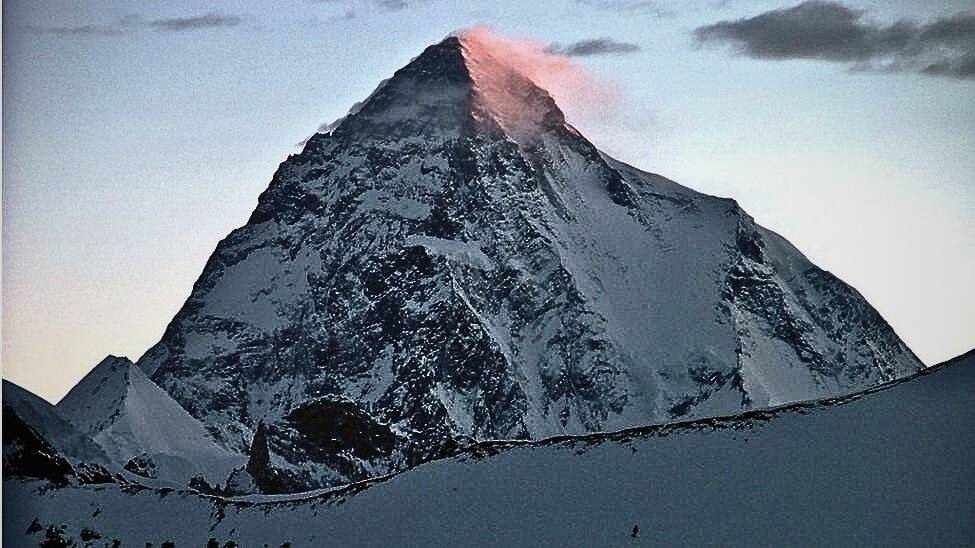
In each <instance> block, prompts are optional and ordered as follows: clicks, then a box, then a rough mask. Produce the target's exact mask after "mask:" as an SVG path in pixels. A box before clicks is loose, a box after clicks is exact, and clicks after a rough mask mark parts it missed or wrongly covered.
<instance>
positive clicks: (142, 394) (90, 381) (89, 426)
mask: <svg viewBox="0 0 975 548" xmlns="http://www.w3.org/2000/svg"><path fill="white" fill-rule="evenodd" d="M56 409H57V411H58V413H60V414H61V416H63V417H66V418H67V419H68V420H70V421H71V423H72V424H73V425H74V426H75V427H76V428H78V429H79V430H80V431H81V432H83V433H84V434H86V435H87V436H90V437H91V439H93V440H94V441H95V442H96V443H98V445H99V446H101V447H102V448H104V450H105V451H106V452H107V453H108V454H109V456H110V457H111V459H112V461H113V462H115V463H117V464H118V465H120V466H124V468H125V470H127V471H129V472H131V473H133V474H135V475H136V476H139V477H141V478H142V479H143V480H158V481H160V482H164V483H167V482H168V483H175V484H176V485H177V486H185V485H186V484H187V482H188V481H189V480H190V479H191V478H192V477H194V476H198V475H199V476H203V477H204V478H206V479H208V480H209V481H210V482H211V483H215V482H221V481H223V480H224V479H225V478H226V477H227V476H228V475H229V474H230V472H231V470H232V469H233V468H234V467H235V466H239V465H241V464H242V459H241V458H240V457H237V456H234V455H233V454H232V453H230V452H229V451H227V450H226V449H223V448H222V447H220V446H219V445H218V444H217V443H216V442H215V441H214V440H213V438H212V436H210V434H209V433H207V431H206V429H205V428H204V427H203V425H201V424H200V423H199V422H198V421H197V420H196V419H194V418H193V417H191V416H190V415H189V414H188V413H186V411H184V410H183V409H182V408H181V407H180V405H179V404H178V403H177V402H176V401H175V400H173V399H172V398H171V397H170V396H169V395H168V394H166V393H165V392H164V391H162V390H161V389H160V388H159V387H158V386H156V385H155V384H153V382H152V381H150V380H149V378H148V377H146V375H145V374H144V373H143V372H142V370H141V369H139V368H138V367H136V366H135V364H133V363H132V362H131V361H130V360H129V359H127V358H119V357H115V356H109V357H107V358H105V359H104V360H102V361H101V362H100V363H99V364H98V365H97V366H95V368H94V369H92V370H91V372H89V373H88V374H87V375H86V376H85V377H84V378H83V379H82V380H81V381H80V382H79V383H78V384H77V385H75V386H74V388H72V389H71V391H70V392H68V394H67V395H66V396H65V397H64V398H63V399H62V400H61V401H60V402H58V404H57V406H56Z"/></svg>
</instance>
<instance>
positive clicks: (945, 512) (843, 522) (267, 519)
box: [3, 351, 975, 547]
mask: <svg viewBox="0 0 975 548" xmlns="http://www.w3.org/2000/svg"><path fill="white" fill-rule="evenodd" d="M973 392H975V351H973V352H970V353H968V354H966V355H965V356H962V357H960V358H957V359H956V360H952V361H951V362H948V363H946V364H943V365H941V366H937V367H935V368H932V369H930V370H927V371H924V372H922V373H919V374H917V375H916V376H914V377H912V378H910V379H908V380H904V381H899V382H894V383H891V384H889V385H885V386H883V387H881V388H879V389H873V390H870V391H867V392H864V393H859V394H856V395H852V396H848V397H842V398H835V399H830V400H821V401H817V402H812V403H801V404H794V405H789V406H784V407H781V408H778V409H774V410H770V411H753V412H750V413H747V414H744V415H740V416H736V417H727V418H719V419H702V420H698V421H692V422H686V423H681V424H672V425H659V426H651V427H645V428H638V429H632V430H627V431H622V432H617V433H609V434H592V435H587V436H580V437H570V438H560V439H552V440H545V441H540V442H501V443H496V444H488V445H483V446H480V447H477V448H472V449H470V450H467V451H463V452H461V453H460V454H459V455H458V456H457V457H455V458H451V459H446V460H439V461H435V462H430V463H428V464H425V465H422V466H419V467H418V468H415V469H413V470H411V471H409V472H406V473H403V474H400V475H396V476H393V477H391V478H387V479H383V480H379V481H373V482H366V483H363V484H358V485H353V486H350V487H348V488H345V489H340V490H337V491H332V492H328V493H314V494H309V495H304V496H297V495H296V496H290V497H278V498H277V499H275V498H274V497H263V499H262V498H261V497H251V498H250V501H243V500H237V501H225V500H220V499H215V498H205V497H202V496H199V495H197V494H195V493H193V492H190V491H181V492H163V491H155V490H148V489H132V490H128V491H126V490H120V489H119V488H118V487H115V486H112V487H106V488H99V489H91V488H88V489H78V488H67V489H60V490H39V485H38V484H36V483H24V482H14V481H7V482H5V484H4V489H5V492H6V495H7V497H9V498H8V500H12V501H14V504H13V505H12V508H11V509H10V511H8V512H5V514H4V533H3V535H4V544H5V545H8V544H9V545H11V546H14V545H18V546H19V545H24V544H27V543H32V542H36V541H37V540H39V539H40V538H41V537H42V536H43V535H44V532H43V531H41V532H35V533H33V534H27V533H25V531H26V530H27V528H28V525H29V524H30V523H31V522H32V521H33V520H34V519H35V518H36V519H37V520H38V522H39V524H41V525H42V526H44V527H46V526H47V525H49V524H55V525H59V524H65V525H66V527H65V529H64V533H65V534H66V535H68V536H73V537H75V538H77V537H78V534H79V531H80V530H81V528H89V529H90V530H92V531H96V532H98V534H100V535H101V539H102V540H101V541H100V542H102V543H104V544H105V545H107V544H108V543H109V542H110V541H111V539H115V538H117V539H120V540H122V541H124V542H123V545H128V544H134V545H139V546H141V545H142V543H143V542H153V543H160V542H163V541H166V540H173V541H175V542H176V545H177V546H202V545H204V544H205V543H206V542H207V540H208V539H210V538H214V539H216V540H218V541H219V542H220V543H223V542H226V541H231V540H232V541H235V542H237V543H239V544H240V545H241V546H261V545H263V544H264V543H267V544H268V545H270V546H280V545H281V544H282V543H284V542H290V543H291V544H290V546H293V547H299V546H322V545H335V546H399V545H416V546H622V545H694V546H697V545H721V546H756V545H757V546H763V545H776V546H782V545H786V546H789V545H792V546H796V545H801V546H816V545H833V546H836V545H843V546H882V545H887V546H891V545H896V546H919V545H932V546H933V545H938V546H960V545H967V544H970V543H971V539H972V538H975V520H972V519H971V518H972V516H973V515H975V468H973V467H972V462H973V458H975V406H973V405H972V403H971V394H972V393H973ZM255 500H261V501H262V502H255ZM8 507H9V506H8ZM634 526H636V527H637V528H638V532H639V533H638V535H637V537H636V538H634V537H633V536H632V535H633V532H634ZM96 545H100V544H96Z"/></svg>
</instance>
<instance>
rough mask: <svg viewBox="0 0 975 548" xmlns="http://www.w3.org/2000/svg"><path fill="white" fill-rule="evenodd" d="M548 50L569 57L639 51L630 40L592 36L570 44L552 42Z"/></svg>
mask: <svg viewBox="0 0 975 548" xmlns="http://www.w3.org/2000/svg"><path fill="white" fill-rule="evenodd" d="M547 49H548V51H550V52H552V53H560V54H562V55H567V56H569V57H586V56H590V55H622V54H625V53H634V52H637V51H640V46H638V45H636V44H633V43H630V42H619V41H617V40H614V39H612V38H594V39H590V40H580V41H578V42H572V43H571V44H565V45H562V44H552V45H551V46H549V47H548V48H547Z"/></svg>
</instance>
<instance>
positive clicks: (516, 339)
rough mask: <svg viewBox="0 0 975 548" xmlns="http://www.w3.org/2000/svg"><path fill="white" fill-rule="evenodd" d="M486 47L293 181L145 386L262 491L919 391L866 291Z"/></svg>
mask: <svg viewBox="0 0 975 548" xmlns="http://www.w3.org/2000/svg"><path fill="white" fill-rule="evenodd" d="M491 45H492V44H491V43H490V41H489V40H486V39H485V37H484V36H483V35H478V34H461V35H459V36H454V37H450V38H447V39H446V40H444V41H443V42H441V43H439V44H437V45H434V46H431V47H429V48H427V49H426V50H425V51H424V52H423V53H422V54H421V55H420V56H419V57H417V58H416V59H414V60H413V61H412V62H411V63H410V64H408V65H407V66H405V67H404V68H402V69H400V70H399V71H397V72H396V73H395V74H394V75H393V77H392V78H390V79H389V80H387V81H385V82H383V83H382V84H381V85H380V86H379V87H378V88H377V89H376V91H375V92H374V93H373V94H372V95H371V96H370V97H369V98H367V99H366V100H365V101H364V102H363V103H361V104H359V105H357V106H356V107H354V108H353V109H352V110H351V111H350V112H349V114H348V115H347V116H346V117H345V118H343V119H342V120H340V121H338V122H336V123H335V124H333V125H331V126H330V127H329V128H328V129H327V130H325V131H323V132H321V133H318V134H316V135H314V136H313V137H312V138H310V139H309V140H308V142H307V143H306V145H305V147H304V149H303V150H302V152H301V153H300V154H297V155H294V156H291V157H289V158H288V159H287V160H286V161H285V162H284V163H283V164H281V166H280V167H279V168H278V170H277V172H276V173H275V175H274V177H273V180H272V181H271V184H270V186H269V187H268V189H267V190H266V191H265V192H264V193H262V194H261V196H260V199H259V202H258V205H257V208H256V209H255V211H254V213H253V214H252V215H251V217H250V219H249V221H248V222H247V224H246V225H245V226H243V227H241V228H239V229H237V230H235V231H233V232H232V233H231V234H230V235H229V236H228V237H227V238H226V239H224V240H223V241H222V242H220V244H219V245H218V247H217V249H216V251H215V252H214V253H213V255H212V256H211V258H210V260H209V261H208V263H207V265H206V267H205V269H204V271H203V273H202V275H201V276H200V278H199V280H198V281H197V282H196V284H195V285H194V288H193V291H192V294H191V295H190V297H189V298H188V299H187V301H186V303H185V304H184V306H183V308H182V309H181V310H180V311H179V313H178V314H177V315H176V317H175V318H174V319H173V320H172V322H171V323H170V325H169V326H168V327H167V329H166V332H165V334H164V336H163V338H162V340H161V341H160V342H159V343H158V344H156V345H155V346H154V347H153V348H152V349H151V350H150V351H149V352H147V353H146V355H145V356H143V357H142V359H141V360H140V361H139V363H138V365H139V367H141V368H142V369H143V370H144V371H145V372H146V373H147V374H148V375H149V376H150V377H151V379H152V381H154V382H155V383H156V384H158V386H160V387H161V388H162V389H163V390H165V391H166V392H168V393H169V394H170V395H171V396H172V397H173V398H174V399H175V400H176V401H177V402H179V404H180V405H182V406H183V407H184V408H185V409H186V410H187V411H188V412H189V414H190V415H192V416H193V417H194V418H195V419H197V420H199V421H200V422H201V423H202V424H203V425H205V427H206V429H207V431H208V432H209V433H210V434H212V435H213V436H214V437H215V438H216V439H217V440H218V441H219V442H220V443H222V444H224V445H225V446H226V447H228V448H229V449H231V450H234V451H236V452H239V453H247V454H249V455H250V457H251V460H250V462H249V463H248V466H247V473H248V474H250V475H251V476H252V477H253V479H254V480H255V482H256V485H258V486H259V488H260V489H261V490H263V491H266V492H275V491H289V490H296V489H304V488H308V487H315V486H327V485H334V484H338V483H345V482H348V481H350V480H357V479H362V478H365V477H370V476H375V475H378V474H384V473H387V472H390V471H393V470H398V469H402V468H405V467H408V466H410V465H413V464H415V463H417V462H422V461H423V460H426V459H429V458H432V457H436V456H438V455H441V454H443V453H444V452H445V451H447V450H450V449H451V448H454V447H456V446H457V445H463V444H466V443H468V442H469V441H470V440H472V439H476V440H484V439H501V438H507V439H511V438H522V439H524V438H542V437H547V436H552V435H558V434H564V433H572V434H577V433H585V432H594V431H606V430H614V429H620V428H624V427H630V426H637V425H645V424H649V423H654V422H665V421H671V420H675V419H681V418H686V417H694V416H707V415H717V414H731V413H735V412H738V411H741V410H743V409H750V408H753V407H764V406H768V405H775V404H779V403H784V402H789V401H795V400H805V399H813V398H819V397H823V396H829V395H836V394H841V393H848V392H852V391H856V390H861V389H863V388H866V387H870V386H873V385H876V384H879V383H882V382H885V381H889V380H891V379H894V378H897V377H900V376H903V375H906V374H909V373H912V372H915V371H917V370H918V369H919V368H920V367H921V364H920V362H919V361H918V360H917V358H916V357H915V356H914V355H913V354H912V353H911V352H910V351H909V350H908V349H907V348H906V347H905V345H904V344H903V343H902V342H901V341H900V340H899V339H898V338H897V336H896V335H895V334H894V332H893V331H892V330H891V328H890V327H889V326H888V325H887V323H886V322H885V321H884V320H883V319H882V318H881V317H880V316H879V315H878V314H877V312H876V311H875V310H874V309H873V308H872V307H871V306H870V305H869V304H868V303H867V302H866V301H865V300H864V299H863V298H862V297H861V296H860V295H859V294H858V293H857V292H856V291H855V290H853V289H852V288H850V287H849V286H847V285H846V284H844V283H843V282H842V281H840V280H838V279H837V278H835V277H834V276H832V275H831V274H829V273H828V272H825V271H823V270H820V269H819V268H817V267H816V266H814V265H813V264H811V263H810V262H809V261H808V260H807V259H806V258H805V257H804V256H803V255H802V254H801V253H800V252H799V251H797V250H796V249H795V248H794V247H793V246H791V245H790V244H789V243H788V242H787V241H785V240H784V239H782V238H781V237H779V236H778V235H776V234H775V233H773V232H770V231H768V230H766V229H764V228H762V227H760V226H758V225H756V224H755V222H754V221H753V219H752V218H751V217H749V216H748V215H747V214H746V213H745V212H743V211H742V209H741V208H740V207H739V206H738V205H737V203H736V202H734V201H733V200H729V199H722V198H715V197H712V196H707V195H703V194H700V193H697V192H694V191H692V190H689V189H687V188H684V187H682V186H680V185H678V184H676V183H674V182H672V181H670V180H667V179H665V178H663V177H661V176H658V175H653V174H650V173H645V172H643V171H640V170H638V169H636V168H633V167H630V166H628V165H626V164H623V163H622V162H618V161H616V160H614V159H612V158H610V157H608V156H606V155H605V154H603V153H601V152H600V151H599V150H597V149H596V148H595V147H594V146H593V145H592V144H591V143H590V142H589V141H587V140H586V139H585V138H584V137H582V136H581V135H580V134H579V133H578V132H577V131H576V130H575V129H573V128H572V127H571V126H569V125H568V124H566V122H565V117H564V115H563V114H562V112H561V111H560V110H559V108H558V106H557V105H556V103H555V101H554V100H553V99H552V97H551V95H550V94H549V93H548V92H546V91H545V90H544V89H542V88H541V87H539V86H538V85H536V83H535V81H534V80H533V79H532V78H531V77H530V72H529V71H526V70H523V67H519V65H518V64H517V63H516V62H511V60H512V59H514V60H517V56H514V57H512V56H510V55H506V54H505V51H504V50H498V49H497V48H492V47H491ZM255 434H259V435H255Z"/></svg>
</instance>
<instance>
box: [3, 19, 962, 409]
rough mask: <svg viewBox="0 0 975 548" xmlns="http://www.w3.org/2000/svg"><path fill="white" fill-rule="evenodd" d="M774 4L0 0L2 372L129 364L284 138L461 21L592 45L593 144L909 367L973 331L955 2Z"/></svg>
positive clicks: (33, 385) (585, 122) (53, 376)
mask: <svg viewBox="0 0 975 548" xmlns="http://www.w3.org/2000/svg"><path fill="white" fill-rule="evenodd" d="M797 4H798V2H781V1H778V2H777V1H761V0H750V1H745V0H723V1H721V0H703V1H700V2H683V1H677V0H672V1H666V0H661V1H656V2H654V1H646V0H578V1H576V0H567V1H551V0H535V1H533V2H521V1H517V0H508V1H502V2H494V3H491V2H468V1H459V0H454V1H451V0H361V1H355V0H319V1H313V0H293V1H290V2H285V1H279V2H258V1H243V0H242V1H237V2H224V3H220V4H219V5H218V7H216V8H215V7H214V4H212V3H208V2H191V1H183V2H166V3H165V4H163V3H145V5H144V6H139V5H138V4H137V3H133V2H114V3H113V2H104V1H94V0H92V1H88V2H84V3H79V2H75V1H43V0H35V1H30V2H28V1H24V0H22V1H16V2H11V1H8V2H4V3H3V376H4V377H5V378H9V379H11V380H13V381H15V382H17V383H19V384H21V385H23V386H25V387H26V388H28V389H30V390H32V391H34V392H36V393H38V394H39V395H41V396H43V397H45V398H48V399H50V400H52V401H56V400H57V399H58V398H60V397H61V396H63V395H64V393H65V392H67V390H68V389H69V388H70V387H71V386H72V385H73V384H74V383H75V382H77V380H78V379H80V378H81V377H82V376H83V375H84V374H85V373H86V372H87V371H88V370H89V369H90V368H91V367H92V366H94V365H95V364H96V363H97V362H98V361H100V360H101V359H102V358H103V357H104V356H105V355H107V354H110V353H111V354H116V355H126V356H129V357H130V358H132V359H137V358H138V357H139V356H140V355H141V354H142V353H143V352H144V351H145V350H146V349H148V348H149V347H150V346H151V345H152V344H154V343H155V342H156V341H158V340H159V338H160V337H161V336H162V333H163V330H164V329H165V327H166V324H167V323H168V322H169V320H170V319H171V318H172V316H173V315H174V314H175V313H176V312H177V310H178V309H179V308H180V306H181V305H182V303H183V300H184V299H185V298H186V297H187V296H188V295H189V292H190V289H191V287H192V285H193V282H194V281H195V280H196V278H197V276H198V275H199V274H200V272H201V271H202V268H203V265H204V263H205V262H206V259H207V257H208V256H209V254H210V253H211V252H212V251H213V249H214V247H215V246H216V244H217V242H218V241H219V240H220V239H221V238H223V237H224V236H226V235H227V233H229V232H230V231H231V230H232V229H233V228H235V227H237V226H240V225H241V224H243V223H244V222H245V221H246V219H247V217H248V215H249V214H250V212H251V210H252V209H253V208H254V206H255V205H256V203H257V196H258V194H260V192H261V191H262V190H263V189H264V188H265V187H266V186H267V184H268V182H269V181H270V179H271V175H272V174H273V172H274V170H275V168H276V167H277V165H278V164H279V163H280V162H282V161H283V160H284V159H285V158H286V157H287V155H288V154H290V153H294V152H296V151H297V149H296V143H298V142H299V141H301V140H303V139H304V138H306V137H307V136H308V135H310V134H311V133H313V132H314V131H315V129H316V128H317V127H318V126H319V125H321V124H322V123H323V122H328V121H331V120H333V119H335V118H337V117H339V116H341V115H342V114H344V113H345V111H346V110H347V109H348V108H349V107H350V106H351V105H352V104H353V103H354V102H356V101H358V100H361V99H362V98H364V97H365V96H366V95H368V93H369V92H370V91H371V90H372V89H373V87H375V86H376V84H377V83H378V82H379V81H380V80H381V79H383V78H385V77H387V76H389V75H390V74H392V73H393V72H394V71H395V70H396V69H397V68H399V67H401V66H402V65H404V64H405V63H407V62H408V61H409V60H410V58H412V57H414V56H416V55H417V54H418V53H419V52H420V51H422V49H423V48H424V47H425V46H427V45H429V44H431V43H434V42H437V41H439V40H441V39H442V38H443V37H444V36H446V35H447V34H449V33H450V32H452V31H454V30H456V29H460V28H465V27H470V26H474V25H489V26H491V27H493V28H494V29H495V30H496V31H497V32H498V33H500V34H503V35H507V36H513V37H519V38H529V39H533V40H536V41H538V42H541V43H544V44H559V46H560V48H561V50H562V51H566V52H571V53H574V54H589V55H582V56H579V57H576V58H575V59H576V60H577V61H578V62H579V63H580V64H582V65H584V66H585V67H586V68H588V69H589V70H591V71H592V72H593V74H594V75H595V76H596V77H597V78H598V79H600V80H601V81H603V82H606V83H607V85H612V86H614V87H615V88H616V89H618V91H619V99H618V100H617V101H615V104H613V105H610V106H609V107H608V108H607V109H605V111H604V112H602V113H601V115H600V116H598V117H593V116H586V115H584V114H583V113H574V112H572V111H568V112H567V115H568V117H569V119H570V121H572V122H573V123H574V124H575V125H576V126H577V127H578V128H579V129H580V130H581V131H582V132H583V133H584V134H585V135H587V137H589V139H590V140H591V141H592V142H593V143H595V144H596V145H597V146H598V147H600V148H601V149H603V150H604V151H606V152H608V153H609V154H611V155H614V156H615V157H617V158H619V159H620V160H623V161H625V162H628V163H630V164H632V165H634V166H637V167H639V168H641V169H644V170H647V171H652V172H655V173H660V174H662V175H665V176H667V177H669V178H671V179H674V180H676V181H677V182H679V183H681V184H683V185H685V186H689V187H691V188H694V189H696V190H699V191H702V192H707V193H710V194H716V195H720V196H727V197H732V198H735V199H736V200H738V202H739V203H741V204H742V206H743V207H744V208H745V209H746V210H747V211H748V212H749V213H751V214H752V215H753V216H754V217H755V218H756V219H757V220H758V222H759V223H761V224H763V225H764V226H766V227H768V228H771V229H773V230H775V231H776V232H779V233H780V234H782V235H783V236H785V237H786V238H787V239H789V240H790V241H791V242H792V243H794V244H795V245H796V246H797V247H798V248H799V249H800V250H802V251H803V252H804V253H805V254H806V255H807V256H808V257H810V259H812V260H813V261H814V262H815V263H816V264H818V265H819V266H820V267H822V268H825V269H827V270H829V271H831V272H833V273H834V274H836V275H837V276H839V277H840V278H842V279H843V280H844V281H846V282H847V283H849V284H851V285H853V286H854V287H855V288H857V289H858V290H859V291H860V292H861V293H862V294H863V295H864V296H865V297H866V298H867V299H868V300H869V301H870V302H871V304H873V305H874V306H875V307H876V308H877V309H878V310H879V311H880V313H881V314H882V315H883V316H884V317H885V318H886V319H887V320H888V321H889V322H890V323H891V325H892V326H893V327H894V329H895V330H896V331H897V333H898V334H899V335H900V336H901V337H902V338H903V339H904V341H905V342H906V343H907V344H908V346H910V347H911V348H912V349H913V350H914V351H915V352H916V353H917V354H918V355H919V356H920V357H921V359H922V360H923V361H924V362H925V363H927V364H933V363H937V362H939V361H942V360H944V359H947V358H950V357H953V356H955V355H957V354H960V353H962V352H964V351H967V350H970V349H971V348H972V347H975V283H972V280H975V75H973V74H971V73H970V72H969V71H970V70H971V67H972V66H973V65H972V63H973V62H975V26H973V25H972V24H971V23H972V21H975V19H972V18H971V16H970V15H968V16H966V15H959V14H964V13H967V14H972V13H975V12H973V10H975V1H973V0H966V1H961V0H957V1H949V0H944V1H939V2H935V1H932V2H920V1H918V2H906V1H879V0H876V1H860V0H849V1H846V2H844V3H843V4H836V3H819V4H807V5H805V6H800V8H796V9H791V8H794V7H795V6H796V5H797ZM898 22H900V23H898ZM895 23H898V24H897V25H895ZM797 35H801V36H804V37H805V39H804V40H802V41H800V42H801V43H800V44H799V45H800V46H801V47H795V46H796V45H797V42H796V40H795V39H794V37H795V36H797ZM588 40H593V42H586V41H588Z"/></svg>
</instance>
